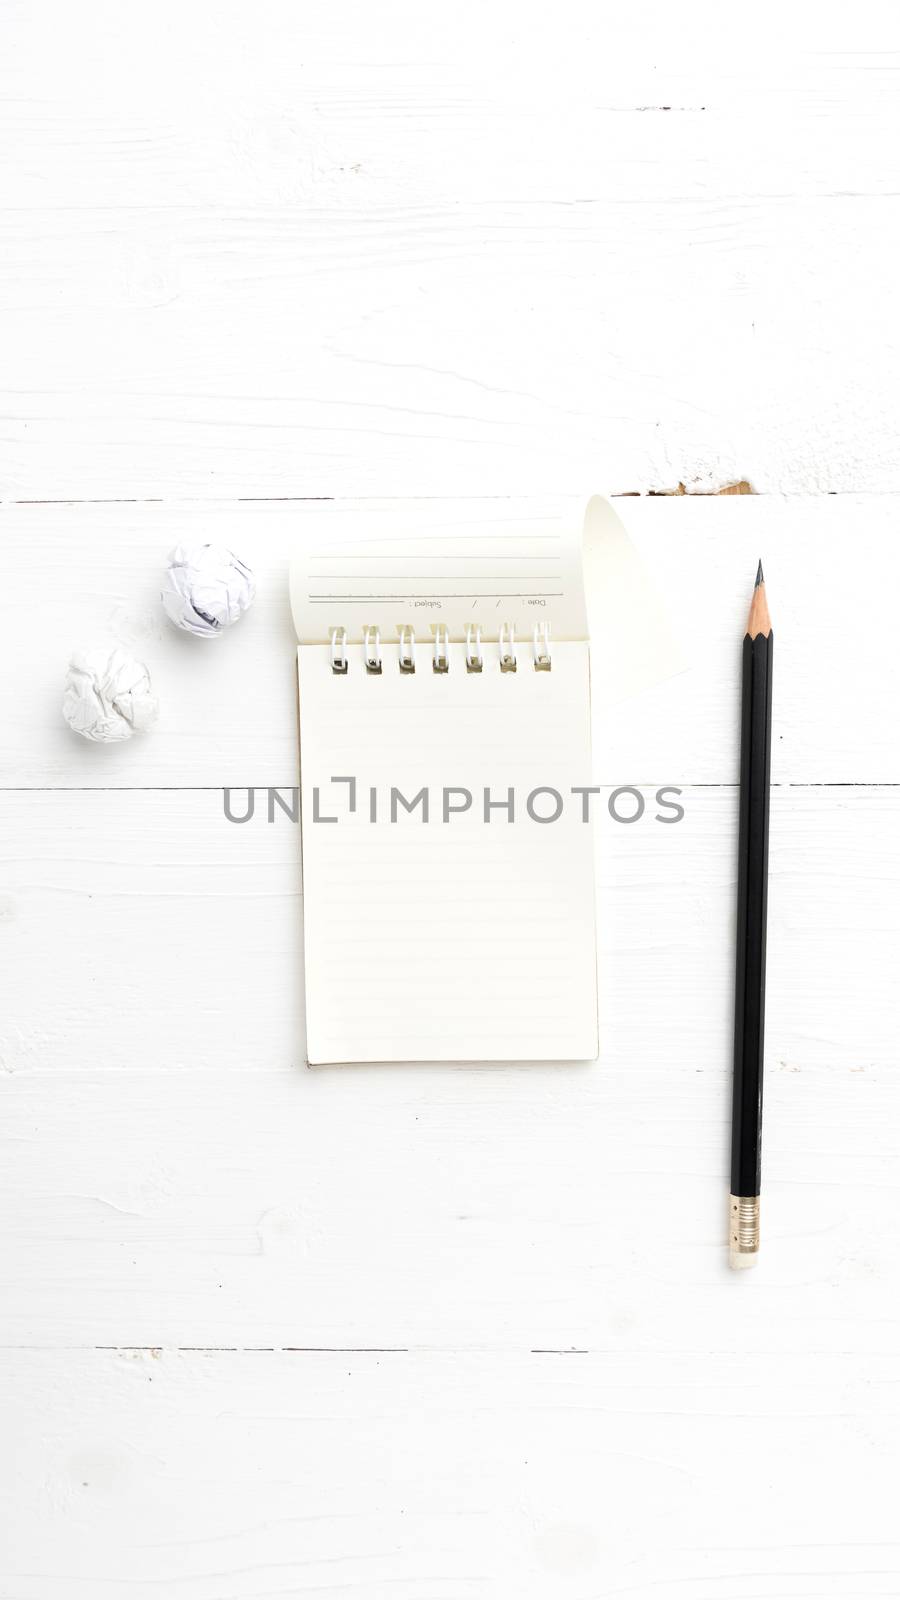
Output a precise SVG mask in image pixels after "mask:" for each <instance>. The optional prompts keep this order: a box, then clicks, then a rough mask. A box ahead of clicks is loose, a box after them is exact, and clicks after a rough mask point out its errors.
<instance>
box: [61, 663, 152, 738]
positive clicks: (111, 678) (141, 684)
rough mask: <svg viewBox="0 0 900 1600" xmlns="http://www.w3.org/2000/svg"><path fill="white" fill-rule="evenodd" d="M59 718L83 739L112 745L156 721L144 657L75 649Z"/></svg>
mask: <svg viewBox="0 0 900 1600" xmlns="http://www.w3.org/2000/svg"><path fill="white" fill-rule="evenodd" d="M62 710H63V716H64V717H65V719H66V721H67V723H68V724H69V727H70V728H73V729H74V731H75V732H76V733H80V734H81V736H82V738H83V739H93V740H94V741H95V742H96V743H97V744H117V743H119V742H120V741H121V740H122V739H130V738H131V735H132V734H133V733H145V732H146V731H147V729H148V728H149V727H151V726H152V724H153V723H154V722H155V721H156V716H157V713H158V711H159V702H158V700H157V699H156V696H155V695H154V694H153V693H151V689H150V674H149V672H148V671H147V668H146V667H145V666H144V663H143V661H138V660H136V658H135V657H134V656H132V655H129V653H128V651H127V650H121V649H119V648H118V647H116V648H114V649H109V648H106V649H99V650H76V651H75V654H74V655H73V656H72V659H71V661H70V662H69V670H68V672H67V673H66V684H65V692H64V694H63V708H62Z"/></svg>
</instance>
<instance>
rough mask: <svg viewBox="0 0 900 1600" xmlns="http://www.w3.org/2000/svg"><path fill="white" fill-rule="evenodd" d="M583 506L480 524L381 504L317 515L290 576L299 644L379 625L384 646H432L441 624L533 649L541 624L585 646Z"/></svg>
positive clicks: (442, 505)
mask: <svg viewBox="0 0 900 1600" xmlns="http://www.w3.org/2000/svg"><path fill="white" fill-rule="evenodd" d="M582 510H583V505H582V503H581V502H575V501H572V502H567V503H566V506H565V514H564V511H563V507H562V506H560V507H558V508H557V512H556V514H554V515H547V514H539V513H535V514H533V515H530V516H529V514H528V513H527V511H526V510H524V509H523V508H522V507H521V506H520V507H518V508H517V509H515V510H511V511H510V513H509V516H508V517H507V518H505V519H504V518H498V517H497V515H496V512H494V513H493V514H492V516H491V517H490V520H489V521H487V520H485V521H481V522H480V521H479V518H478V516H477V514H475V513H473V512H472V510H471V509H470V508H467V507H466V506H465V505H456V506H453V505H452V504H449V505H448V504H447V503H446V502H441V501H433V502H421V501H420V502H418V503H415V504H410V503H409V502H403V501H397V502H394V501H386V502H382V503H381V504H380V505H377V506H372V505H371V504H367V505H366V506H365V507H364V508H360V507H357V506H354V505H352V504H344V505H337V506H326V507H323V508H321V510H319V509H313V510H310V511H308V512H307V513H306V515H305V517H304V519H303V525H302V529H301V537H300V538H299V540H298V549H297V556H296V558H295V561H294V563H293V565H292V569H291V605H292V609H293V613H294V624H295V627H296V630H297V637H298V639H299V640H300V641H301V642H302V643H313V642H319V643H323V642H325V641H326V640H327V639H328V638H329V632H330V629H332V628H337V627H343V628H346V629H347V632H348V637H349V638H351V639H354V640H358V639H360V638H361V637H362V630H363V628H364V627H366V626H367V625H369V624H375V623H377V624H378V625H379V627H380V628H381V630H382V635H383V637H385V638H396V637H397V632H398V630H399V628H400V627H401V626H404V625H411V626H412V627H414V628H415V630H416V632H417V634H418V635H419V637H420V638H421V637H423V636H424V637H426V638H428V637H431V633H432V630H433V628H434V626H435V625H436V624H437V623H443V624H444V625H445V626H446V627H447V628H448V629H449V631H450V633H451V635H452V636H454V637H455V638H457V639H461V638H464V637H465V631H466V627H467V625H468V624H469V623H473V622H475V623H480V624H481V626H482V628H483V630H484V633H485V635H486V636H489V637H496V635H497V630H498V626H499V624H500V623H501V622H511V623H513V624H514V625H515V627H516V631H517V633H518V635H519V636H520V637H530V636H531V633H532V631H533V628H534V625H535V623H540V622H546V623H547V624H548V626H549V629H550V633H551V636H552V637H553V638H558V639H584V638H586V637H587V618H586V614H585V605H584V582H583V577H582V551H581V542H582V518H581V512H582Z"/></svg>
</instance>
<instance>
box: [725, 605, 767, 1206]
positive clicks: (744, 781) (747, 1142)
mask: <svg viewBox="0 0 900 1600" xmlns="http://www.w3.org/2000/svg"><path fill="white" fill-rule="evenodd" d="M772 660H773V640H772V635H771V633H766V634H763V633H759V634H757V635H756V637H755V638H751V637H750V635H749V634H748V635H747V637H746V638H745V639H744V646H743V678H742V704H741V789H740V825H739V831H738V895H737V953H736V963H735V1001H734V1100H733V1107H732V1132H731V1193H732V1194H733V1195H758V1194H759V1190H760V1155H761V1132H762V1092H763V1045H764V1030H765V1000H766V911H767V901H768V868H769V777H770V765H771V722H772Z"/></svg>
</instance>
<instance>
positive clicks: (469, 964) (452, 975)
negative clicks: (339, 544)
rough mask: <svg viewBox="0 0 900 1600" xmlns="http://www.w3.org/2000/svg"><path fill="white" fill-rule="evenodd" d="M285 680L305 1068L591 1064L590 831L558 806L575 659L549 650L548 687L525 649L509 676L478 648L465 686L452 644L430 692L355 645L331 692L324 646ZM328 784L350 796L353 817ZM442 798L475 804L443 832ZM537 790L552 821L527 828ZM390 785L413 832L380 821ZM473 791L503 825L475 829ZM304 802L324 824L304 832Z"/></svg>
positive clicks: (309, 825)
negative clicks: (294, 699) (503, 804)
mask: <svg viewBox="0 0 900 1600" xmlns="http://www.w3.org/2000/svg"><path fill="white" fill-rule="evenodd" d="M298 664H299V693H300V720H301V800H302V823H303V896H304V902H303V903H304V944H305V961H306V991H307V1043H308V1056H309V1060H310V1062H311V1063H313V1064H318V1063H329V1062H354V1061H478V1060H484V1061H501V1060H504V1061H505V1060H523V1061H526V1060H584V1059H592V1058H593V1057H595V1056H596V1053H597V999H596V934H595V919H594V873H593V845H592V829H591V827H590V825H585V824H584V823H583V822H582V820H581V816H582V811H581V801H580V798H579V797H573V796H572V795H571V794H570V793H569V791H570V789H571V787H572V785H579V784H589V783H590V782H591V775H590V718H589V682H588V647H587V644H586V643H567V644H556V645H555V646H554V649H553V666H552V670H551V671H549V672H536V671H535V670H534V668H533V665H532V660H531V654H530V650H528V649H527V648H526V647H524V646H522V647H521V648H520V650H519V667H518V671H516V672H515V673H501V671H500V666H499V656H498V654H497V651H496V647H495V646H491V645H488V646H487V647H486V649H485V663H484V670H483V672H481V673H480V674H476V673H468V672H467V671H466V664H465V651H464V649H463V647H461V646H460V645H457V644H453V645H451V647H450V670H449V672H447V673H446V674H443V673H435V672H433V671H432V667H431V657H430V652H429V651H428V650H427V649H425V648H423V647H422V646H421V644H420V646H419V650H418V655H417V670H416V671H415V672H414V673H411V674H401V673H400V671H399V669H398V664H397V651H396V646H395V645H394V646H393V647H391V646H388V645H386V646H385V648H384V670H383V672H382V674H381V675H380V676H378V675H370V674H367V673H366V672H365V670H364V667H363V663H362V653H361V650H360V649H359V648H358V647H355V648H354V647H351V650H350V666H349V671H348V673H347V674H346V676H341V675H337V674H335V673H333V672H332V670H331V657H330V652H329V650H328V648H327V647H326V646H322V645H301V647H300V650H299V653H298ZM334 777H338V778H348V777H354V778H355V779H356V796H355V799H356V809H355V811H353V812H351V811H350V805H349V802H350V791H349V785H347V784H346V783H338V784H334V783H333V782H332V779H333V778H334ZM445 786H447V787H448V788H454V789H468V790H469V791H470V792H471V793H472V795H473V804H472V809H471V810H470V811H467V812H465V813H464V814H460V815H453V816H451V818H450V820H449V821H447V822H444V821H443V820H442V791H443V789H444V787H445ZM542 786H552V787H553V788H555V789H557V790H558V791H560V793H561V794H562V795H563V798H564V801H565V806H564V810H563V814H562V816H561V818H560V819H559V820H558V821H556V822H548V823H539V822H535V821H532V820H531V819H530V818H529V817H528V815H527V812H526V808H525V802H526V797H527V796H528V795H529V794H530V793H531V792H532V791H533V790H534V789H536V788H538V787H542ZM392 787H394V788H396V789H398V790H400V792H401V793H402V794H403V795H404V796H405V797H406V798H407V800H411V799H412V798H413V797H414V796H415V795H416V794H418V793H419V792H420V791H421V790H422V789H423V787H424V788H426V789H427V791H428V797H429V805H430V812H429V820H428V821H427V822H425V821H423V820H422V805H421V803H420V805H419V806H417V808H416V810H415V812H414V813H412V814H407V813H406V811H405V810H404V809H403V808H402V806H401V805H399V804H398V805H397V807H396V815H397V820H396V821H394V822H392V821H391V820H390V793H391V788H392ZM373 788H374V790H375V793H376V796H377V817H378V820H377V821H376V822H374V823H373V822H372V821H371V820H370V816H371V812H370V793H371V790H372V789H373ZM485 788H487V789H488V790H490V792H491V795H492V797H493V798H496V799H499V798H506V795H507V791H508V790H509V788H512V789H513V790H514V806H515V812H516V815H515V820H514V821H512V822H509V821H507V820H506V818H505V813H504V812H503V811H499V810H498V811H494V812H493V813H492V817H493V820H492V821H490V822H489V823H485V822H484V821H483V820H482V819H483V792H484V790H485ZM315 789H318V790H319V815H320V816H321V817H325V816H334V817H336V818H337V819H338V820H337V821H334V822H325V821H318V822H317V821H315V820H314V813H313V805H314V790H315ZM454 798H455V800H456V801H457V803H462V797H461V796H457V797H454ZM535 806H536V808H538V809H543V810H544V811H545V812H547V811H550V810H552V809H553V808H554V806H555V802H554V801H553V799H552V797H546V796H545V797H542V799H541V801H540V803H539V802H538V801H536V802H535Z"/></svg>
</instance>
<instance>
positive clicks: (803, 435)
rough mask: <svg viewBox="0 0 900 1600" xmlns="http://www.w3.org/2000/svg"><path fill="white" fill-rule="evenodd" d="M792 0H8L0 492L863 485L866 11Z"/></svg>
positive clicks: (868, 289) (872, 415)
mask: <svg viewBox="0 0 900 1600" xmlns="http://www.w3.org/2000/svg"><path fill="white" fill-rule="evenodd" d="M486 9H487V10H489V11H490V15H489V16H486V15H485V10H486ZM822 11H828V12H829V13H830V14H829V15H828V17H827V18H824V17H823V16H821V15H820V16H819V17H817V22H816V28H815V30H814V31H812V32H811V31H810V30H809V28H808V26H807V19H806V16H805V11H804V9H803V8H799V9H794V10H793V11H792V10H791V8H785V7H783V6H782V7H774V6H771V5H768V4H767V5H763V6H761V7H758V8H757V10H756V12H755V13H754V25H753V28H752V29H747V28H744V27H743V26H742V25H741V24H740V22H739V20H738V19H735V22H734V23H733V24H731V26H728V25H723V22H722V18H721V15H720V9H719V8H717V7H714V6H712V5H710V4H709V3H699V0H691V3H689V4H687V5H686V6H681V7H679V8H677V11H676V10H674V9H673V8H670V7H666V6H665V5H663V4H662V3H660V0H652V3H647V0H644V3H642V4H640V5H637V6H634V7H630V8H628V9H627V11H623V10H622V9H620V10H619V12H617V13H616V15H615V17H611V16H607V15H605V14H604V15H603V17H602V18H601V17H600V16H599V15H597V16H595V15H594V13H593V12H592V11H591V10H590V8H588V7H585V6H584V5H583V4H581V3H566V4H564V5H562V6H561V7H559V8H552V9H548V10H546V11H545V12H544V13H535V14H534V15H532V16H530V17H529V25H528V27H527V28H523V27H519V26H518V25H517V21H516V19H515V16H514V14H513V13H512V12H511V11H510V9H509V7H508V6H507V5H505V4H504V5H499V6H496V7H492V8H485V7H483V6H480V5H475V4H474V3H473V0H466V3H465V4H462V5H460V6H458V7H455V8H454V9H453V12H452V13H448V14H447V15H446V17H440V16H436V15H435V14H434V13H433V11H432V12H429V14H428V17H427V21H426V20H425V18H424V16H423V14H422V13H421V11H420V9H419V8H417V7H415V6H413V5H412V4H410V3H409V0H389V3H387V4H385V5H383V6H381V7H380V8H379V14H378V20H377V24H376V23H375V21H374V20H373V17H372V15H371V14H370V13H369V12H368V11H367V9H366V7H365V6H364V5H362V4H361V3H359V0H339V3H338V4H336V5H330V6H328V7H325V6H302V7H301V6H292V5H289V4H287V3H286V0H266V3H264V4H263V5H262V6H261V7H260V8H259V9H258V10H255V11H254V12H252V13H250V12H247V11H245V10H244V9H243V8H242V7H240V6H237V5H228V6H226V7H224V8H223V7H222V6H220V5H213V4H211V3H210V0H195V3H194V4H192V5H191V6H190V7H183V6H181V5H178V4H176V3H175V0H163V3H161V4H159V5H158V6H155V7H154V8H153V9H152V10H137V11H135V9H134V8H133V7H131V8H129V12H128V18H127V21H125V20H123V17H122V15H121V13H120V10H119V8H117V7H116V6H115V5H114V4H113V3H112V0H85V3H84V4H82V5H79V6H78V8H77V11H72V12H68V11H67V10H66V8H65V7H63V6H62V5H60V4H59V0H39V3H38V4H32V5H24V4H18V5H17V4H11V3H8V4H7V6H6V7H5V12H6V13H7V29H6V33H7V48H6V49H5V50H4V52H3V55H2V68H0V71H2V77H0V104H2V106H3V111H2V119H3V120H2V124H0V130H2V143H3V147H4V148H5V149H6V150H7V151H8V152H9V155H8V162H7V166H6V169H5V171H4V173H3V196H4V202H3V203H4V210H3V212H2V219H0V226H2V230H3V239H2V251H0V303H2V305H3V306H4V308H5V310H6V313H7V317H6V326H5V334H4V351H3V357H4V359H3V375H2V389H0V395H2V415H3V418H4V421H3V424H2V437H3V446H4V449H3V463H2V479H0V497H2V498H4V499H5V498H12V499H20V498H24V499H36V498H37V499H43V498H70V497H73V496H77V497H89V498H108V497H123V496H126V497H127V496H134V495H138V496H142V497H143V496H146V497H153V498H156V497H158V496H159V495H172V494H184V495H192V496H194V497H198V498H203V499H206V498H209V497H210V496H216V495H229V496H233V495H261V496H270V495H278V494H323V493H325V494H343V495H346V494H364V493H376V494H412V493H416V492H419V493H428V494H434V493H439V494H440V493H442V494H458V493H460V492H463V493H509V492H510V491H511V490H519V491H526V492H536V491H539V490H546V489H555V488H556V487H557V486H559V485H560V484H570V483H572V482H577V483H579V484H580V483H584V484H597V483H602V484H605V485H606V486H608V487H609V488H611V489H613V490H635V489H647V488H656V489H666V488H674V487H675V485H676V484H677V483H678V481H679V480H681V481H683V482H685V483H686V484H687V485H688V486H689V487H699V488H709V487H713V486H718V485H720V484H722V483H723V482H728V481H731V480H733V479H738V478H747V479H749V480H750V482H751V483H752V484H753V485H754V488H755V489H757V491H759V492H779V491H792V492H802V493H818V492H823V491H837V492H847V491H851V492H852V491H855V490H857V489H860V488H866V489H870V490H880V491H886V490H900V452H898V443H897V433H896V428H895V422H894V395H893V388H894V383H893V375H894V373H895V371H896V366H897V353H898V352H897V318H896V308H895V298H894V266H893V261H894V251H893V250H892V249H891V247H890V242H891V241H892V240H896V238H897V234H898V226H900V197H898V192H897V191H898V186H897V181H896V164H895V161H894V158H893V156H892V154H891V152H892V151H893V149H894V148H895V146H896V142H897V140H896V135H897V110H896V62H897V51H898V48H900V24H898V19H897V14H896V11H895V10H892V9H891V8H890V7H888V6H886V5H878V6H875V7H872V6H863V7H857V6H854V7H853V8H852V9H849V10H848V9H846V8H845V9H844V11H843V12H841V11H840V10H839V9H838V8H837V7H822V8H820V12H822ZM175 39H177V46H175V47H174V48H173V40H175Z"/></svg>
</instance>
